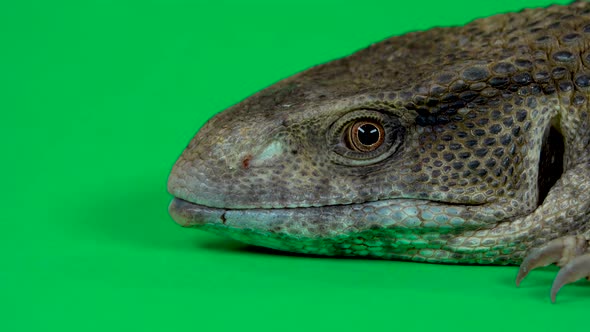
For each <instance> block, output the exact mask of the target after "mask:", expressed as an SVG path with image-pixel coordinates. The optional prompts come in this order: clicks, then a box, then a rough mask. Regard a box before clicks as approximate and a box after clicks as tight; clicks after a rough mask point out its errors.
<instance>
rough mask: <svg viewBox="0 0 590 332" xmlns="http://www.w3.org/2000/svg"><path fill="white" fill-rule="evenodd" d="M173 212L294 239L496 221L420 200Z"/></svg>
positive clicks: (174, 206) (187, 220)
mask: <svg viewBox="0 0 590 332" xmlns="http://www.w3.org/2000/svg"><path fill="white" fill-rule="evenodd" d="M168 210H169V212H170V215H171V216H172V218H173V219H174V221H175V222H176V223H178V224H179V225H181V226H183V227H197V228H202V227H205V228H211V227H213V228H233V229H245V230H251V231H256V232H261V233H265V234H280V235H281V236H291V237H331V236H338V235H341V234H343V233H351V232H362V231H365V230H374V229H385V228H387V229H398V230H400V231H405V232H412V230H416V231H420V232H427V231H432V232H443V233H444V232H447V233H448V232H453V231H457V230H460V231H465V230H470V229H471V230H474V229H481V228H487V227H489V225H491V224H494V223H496V222H498V217H499V216H498V215H496V214H495V211H494V210H493V209H490V208H486V207H484V206H457V205H448V204H442V203H437V202H432V201H426V200H417V199H391V200H382V201H374V202H367V203H358V204H348V205H330V206H317V207H300V208H298V207H295V208H273V209H264V208H259V209H224V208H216V207H209V206H205V205H201V204H197V203H192V202H189V201H187V200H184V199H181V198H178V197H175V198H174V199H173V200H172V202H171V203H170V206H169V209H168Z"/></svg>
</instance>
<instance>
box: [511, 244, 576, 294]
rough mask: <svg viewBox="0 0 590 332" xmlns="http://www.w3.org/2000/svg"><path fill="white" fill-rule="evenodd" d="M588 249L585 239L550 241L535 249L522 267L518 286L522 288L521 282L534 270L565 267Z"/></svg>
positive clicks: (518, 277)
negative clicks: (549, 266) (550, 266)
mask: <svg viewBox="0 0 590 332" xmlns="http://www.w3.org/2000/svg"><path fill="white" fill-rule="evenodd" d="M586 247H587V241H586V239H585V238H584V237H582V236H565V237H560V238H557V239H555V240H553V241H550V242H549V243H547V244H545V245H544V246H543V247H540V248H535V249H533V250H532V251H531V253H530V254H528V255H527V256H526V258H525V259H524V261H523V262H522V264H521V265H520V270H519V271H518V276H517V277H516V286H520V282H521V281H522V280H523V279H524V278H525V277H526V276H527V275H528V274H529V272H531V271H532V270H534V269H536V268H538V267H543V266H547V265H549V264H553V263H556V264H557V265H558V266H564V265H565V264H566V263H567V262H569V261H570V260H571V259H572V258H573V257H576V256H579V255H581V254H582V253H583V252H584V251H585V250H586Z"/></svg>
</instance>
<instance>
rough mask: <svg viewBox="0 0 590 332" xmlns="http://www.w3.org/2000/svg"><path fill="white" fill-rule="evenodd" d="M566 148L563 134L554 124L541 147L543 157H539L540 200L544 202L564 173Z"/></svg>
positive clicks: (538, 182) (539, 202) (540, 202)
mask: <svg viewBox="0 0 590 332" xmlns="http://www.w3.org/2000/svg"><path fill="white" fill-rule="evenodd" d="M564 151H565V148H564V143H563V136H562V135H561V133H560V132H559V131H558V130H557V129H556V128H555V127H553V126H551V127H550V128H549V134H547V135H545V139H544V140H543V146H542V147H541V158H540V159H539V178H538V179H537V184H538V187H537V188H539V201H538V204H542V203H543V201H544V200H545V197H547V194H548V193H549V190H550V189H551V187H553V185H554V184H555V182H557V180H559V178H560V177H561V174H562V173H563V154H564Z"/></svg>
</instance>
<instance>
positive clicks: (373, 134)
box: [358, 123, 379, 145]
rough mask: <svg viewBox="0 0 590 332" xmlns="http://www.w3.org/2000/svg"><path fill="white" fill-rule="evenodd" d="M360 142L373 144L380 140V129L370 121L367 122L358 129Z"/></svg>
mask: <svg viewBox="0 0 590 332" xmlns="http://www.w3.org/2000/svg"><path fill="white" fill-rule="evenodd" d="M358 137H359V142H361V143H362V144H363V145H373V144H375V143H377V142H379V129H378V128H377V127H375V126H374V125H372V124H370V123H366V124H364V125H362V126H360V127H359V129H358Z"/></svg>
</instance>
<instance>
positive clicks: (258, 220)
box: [168, 2, 590, 264]
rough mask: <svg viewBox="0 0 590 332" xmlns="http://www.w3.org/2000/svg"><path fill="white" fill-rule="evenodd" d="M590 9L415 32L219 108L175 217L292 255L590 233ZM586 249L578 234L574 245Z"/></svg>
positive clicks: (491, 252) (416, 249) (411, 250)
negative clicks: (577, 239) (589, 114)
mask: <svg viewBox="0 0 590 332" xmlns="http://www.w3.org/2000/svg"><path fill="white" fill-rule="evenodd" d="M589 45H590V4H588V3H585V2H576V3H574V4H572V5H569V6H551V7H549V8H537V9H527V10H524V11H522V12H519V13H510V14H503V15H497V16H493V17H489V18H484V19H479V20H476V21H473V22H472V23H470V24H468V25H466V26H463V27H451V28H435V29H431V30H428V31H422V32H413V33H408V34H406V35H403V36H398V37H393V38H390V39H387V40H384V41H382V42H380V43H376V44H374V45H371V46H370V47H368V48H366V49H364V50H361V51H359V52H357V53H355V54H353V55H351V56H349V57H346V58H343V59H339V60H336V61H332V62H330V63H327V64H324V65H320V66H317V67H314V68H311V69H309V70H307V71H304V72H302V73H299V74H297V75H295V76H292V77H290V78H287V79H285V80H283V81H280V82H278V83H276V84H274V85H272V86H270V87H269V88H267V89H265V90H263V91H261V92H259V93H257V94H255V95H253V96H251V97H249V98H247V99H246V100H244V101H242V102H241V103H239V104H237V105H234V106H233V107H230V108H229V109H227V110H225V111H224V112H222V113H219V114H218V115H216V116H215V117H213V118H212V119H211V120H210V121H209V122H208V123H207V124H206V125H205V126H204V127H203V128H202V129H201V130H200V131H199V132H198V133H197V135H196V136H195V137H194V138H193V139H192V141H191V142H190V144H189V145H188V147H187V148H186V150H185V151H184V153H183V154H182V156H181V157H180V158H179V159H178V161H177V162H176V164H175V165H174V168H173V170H172V173H171V175H170V178H169V183H168V190H169V192H170V193H171V194H172V195H174V196H175V199H174V200H173V202H172V204H171V205H170V212H171V214H172V216H173V218H174V219H175V220H176V221H177V222H178V223H179V224H181V225H183V226H186V227H196V228H200V229H203V230H207V231H210V232H214V233H216V234H221V235H225V236H229V237H232V238H235V239H237V240H240V241H243V242H246V243H249V244H254V245H258V246H265V247H270V248H274V249H279V250H285V251H292V252H300V253H310V254H321V255H360V256H373V257H381V258H392V259H408V260H414V261H428V262H456V263H480V264H518V263H520V262H522V260H523V258H524V257H525V256H526V255H527V252H528V251H529V250H530V249H531V248H536V247H542V246H543V245H545V244H546V243H548V242H550V241H551V240H554V239H556V238H560V237H563V236H577V237H578V238H581V239H582V240H581V241H582V242H584V240H583V239H586V240H587V239H588V235H590V231H589V230H590V223H589V222H588V219H589V216H590V153H589V151H590V146H589V145H590V119H589V116H588V105H589V97H590V46H589ZM576 243H577V242H576Z"/></svg>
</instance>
